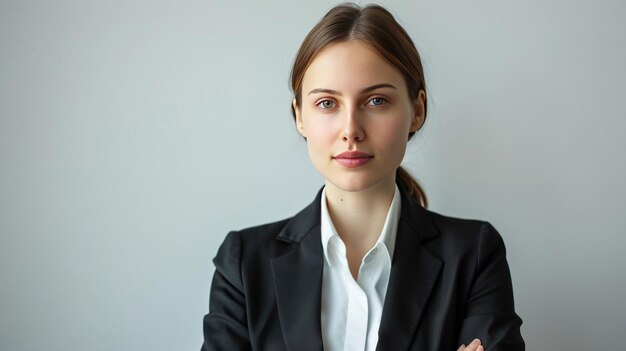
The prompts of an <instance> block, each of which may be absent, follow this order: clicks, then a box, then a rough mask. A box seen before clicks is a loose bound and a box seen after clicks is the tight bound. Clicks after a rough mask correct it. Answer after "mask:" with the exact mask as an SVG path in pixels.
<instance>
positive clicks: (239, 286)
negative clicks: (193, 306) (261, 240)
mask: <svg viewBox="0 0 626 351" xmlns="http://www.w3.org/2000/svg"><path fill="white" fill-rule="evenodd" d="M213 263H214V264H215V274H214V275H213V282H212V284H211V293H210V299H209V313H208V314H207V315H206V316H204V324H203V332H204V343H203V345H202V351H214V350H220V351H221V350H233V351H236V350H251V349H252V347H251V345H250V339H249V334H248V327H247V318H246V302H245V295H244V290H243V282H242V279H241V269H240V266H241V236H240V235H239V233H238V232H235V231H233V232H230V233H229V234H228V235H227V236H226V239H225V240H224V242H223V243H222V245H221V246H220V248H219V250H218V253H217V255H216V256H215V258H214V259H213Z"/></svg>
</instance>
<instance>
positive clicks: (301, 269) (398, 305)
mask: <svg viewBox="0 0 626 351" xmlns="http://www.w3.org/2000/svg"><path fill="white" fill-rule="evenodd" d="M398 186H399V188H400V193H401V199H402V209H401V214H400V221H399V223H398V232H397V237H396V245H395V253H394V256H393V260H392V268H391V275H390V278H389V285H388V288H387V295H386V299H385V302H384V307H383V314H382V319H381V324H380V329H379V339H378V346H377V349H376V350H378V351H387V350H389V351H399V350H420V351H431V350H432V351H435V350H441V351H448V350H456V349H457V348H458V346H459V345H460V344H462V343H465V344H468V343H469V342H470V341H471V340H473V339H474V338H479V339H481V341H482V343H483V345H484V346H485V348H486V349H487V350H488V351H517V350H524V347H525V346H524V341H523V340H522V337H521V335H520V330H519V328H520V325H521V323H522V321H521V319H520V318H519V317H518V316H517V314H516V313H515V311H514V307H513V291H512V286H511V278H510V273H509V268H508V264H507V262H506V257H505V248H504V243H503V242H502V239H501V237H500V235H499V234H498V233H497V231H496V230H495V229H494V228H493V227H492V226H491V225H490V224H489V223H487V222H481V221H476V220H464V219H456V218H450V217H445V216H442V215H439V214H436V213H433V212H430V211H428V210H426V209H424V208H423V207H421V206H420V205H419V204H418V203H417V202H416V201H415V200H413V199H412V198H411V197H409V196H407V194H406V190H405V189H404V187H403V186H402V185H401V184H398ZM320 200H321V191H320V192H319V193H318V194H317V197H316V199H315V200H314V201H313V202H312V203H311V204H310V205H309V206H308V207H306V208H305V209H304V210H302V211H301V212H300V213H298V214H297V215H295V216H294V217H292V218H289V219H286V220H283V221H279V222H275V223H270V224H266V225H263V226H258V227H254V228H248V229H245V230H242V231H235V232H231V233H229V234H228V236H227V237H226V239H225V241H224V243H223V244H222V246H221V247H220V249H219V251H218V254H217V256H216V257H215V259H214V263H215V267H216V271H215V275H214V277H213V283H212V287H211V297H210V311H209V314H207V315H206V316H205V318H204V336H205V341H204V344H203V347H202V350H203V351H208V350H229V351H230V350H251V349H252V350H271V351H280V350H290V351H308V350H310V351H313V350H322V348H323V347H322V336H321V327H320V308H321V306H320V304H321V285H322V271H323V267H324V264H323V251H322V244H321V239H320V235H321V234H320Z"/></svg>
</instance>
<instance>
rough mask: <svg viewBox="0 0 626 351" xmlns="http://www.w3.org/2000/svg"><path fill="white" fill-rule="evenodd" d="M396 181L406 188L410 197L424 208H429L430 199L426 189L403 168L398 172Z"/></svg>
mask: <svg viewBox="0 0 626 351" xmlns="http://www.w3.org/2000/svg"><path fill="white" fill-rule="evenodd" d="M396 179H397V180H398V181H399V182H400V183H401V184H402V185H403V186H404V188H405V189H406V190H407V193H408V194H409V196H411V197H412V198H413V199H415V200H416V201H417V202H419V204H420V205H422V207H424V208H428V199H427V198H426V193H425V192H424V189H422V187H421V186H420V185H419V183H418V182H417V180H415V178H413V177H412V176H411V175H410V174H409V172H407V171H406V170H405V169H404V168H402V166H400V167H398V170H397V171H396Z"/></svg>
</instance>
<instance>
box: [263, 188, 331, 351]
mask: <svg viewBox="0 0 626 351" xmlns="http://www.w3.org/2000/svg"><path fill="white" fill-rule="evenodd" d="M320 200H321V190H320V191H319V192H318V194H317V197H316V199H315V200H314V201H313V203H311V204H310V205H309V206H308V207H307V208H305V209H304V210H302V211H301V212H300V213H298V214H297V215H296V216H295V217H294V218H293V219H292V220H291V221H290V222H289V223H288V224H287V225H286V226H285V229H283V231H282V232H281V233H280V234H279V235H278V238H277V239H278V240H281V241H284V242H287V243H290V244H291V245H292V247H291V248H290V249H288V250H287V252H286V253H285V254H283V255H281V256H278V257H276V258H274V259H272V275H273V279H274V288H275V292H276V304H277V308H278V316H279V319H280V325H281V330H282V333H283V337H284V339H285V344H286V346H287V349H288V350H291V351H299V350H302V351H314V350H315V351H321V350H322V349H323V344H322V333H321V321H320V314H321V296H322V295H321V291H322V289H321V287H322V272H323V268H324V261H323V249H322V243H321V233H320Z"/></svg>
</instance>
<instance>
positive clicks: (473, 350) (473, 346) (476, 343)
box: [465, 339, 480, 351]
mask: <svg viewBox="0 0 626 351" xmlns="http://www.w3.org/2000/svg"><path fill="white" fill-rule="evenodd" d="M478 347H480V340H479V339H474V340H473V341H472V342H471V343H470V344H469V345H467V348H465V351H478Z"/></svg>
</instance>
